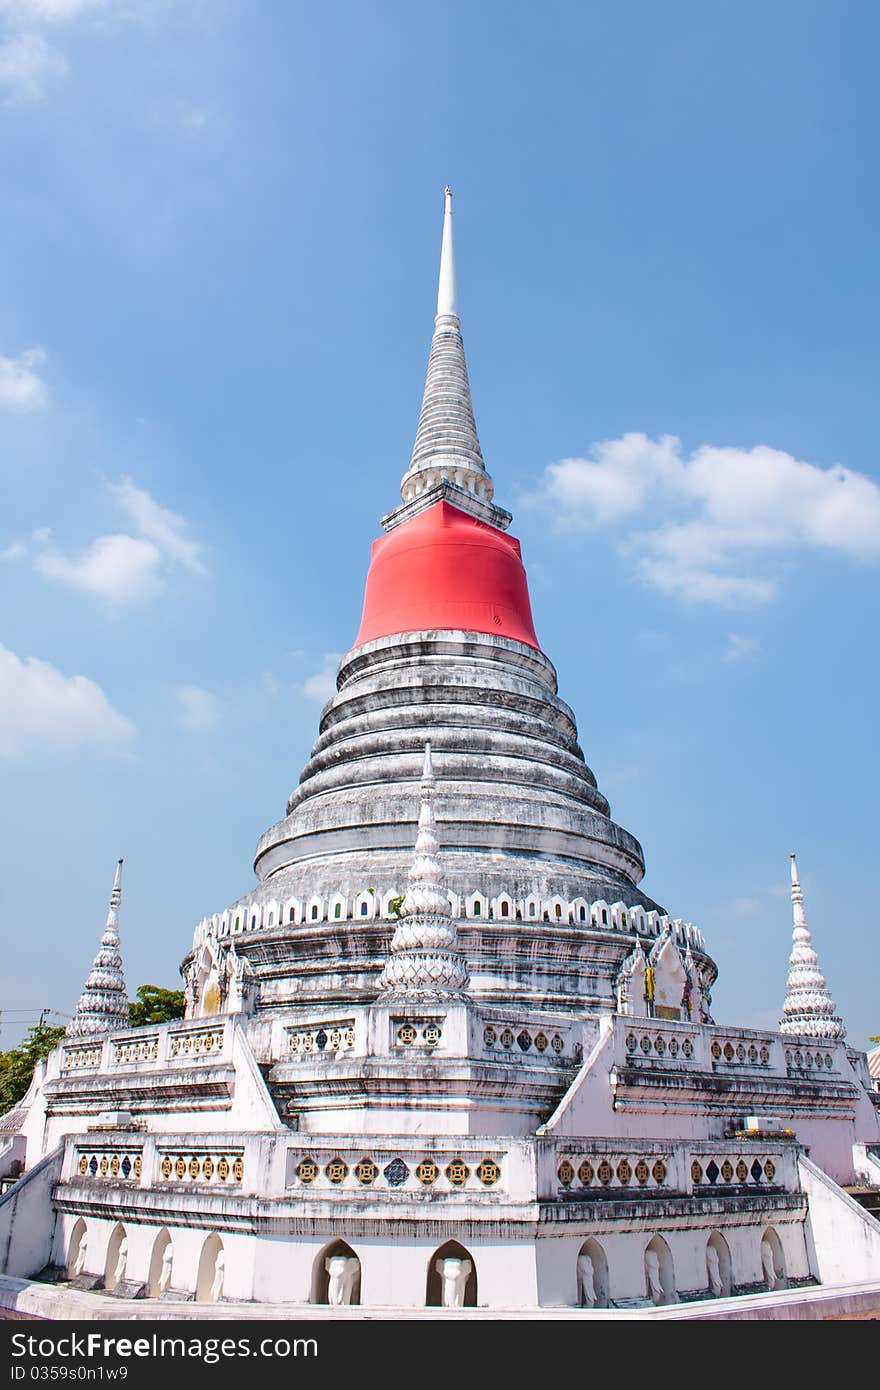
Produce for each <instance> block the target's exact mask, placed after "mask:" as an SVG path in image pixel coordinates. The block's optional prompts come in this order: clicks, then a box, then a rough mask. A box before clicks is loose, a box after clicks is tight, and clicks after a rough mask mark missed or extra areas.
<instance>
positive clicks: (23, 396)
mask: <svg viewBox="0 0 880 1390" xmlns="http://www.w3.org/2000/svg"><path fill="white" fill-rule="evenodd" d="M2 55H3V49H2V46H0V84H2V82H3V56H2ZM45 361H46V354H45V352H44V350H43V348H39V347H35V348H28V350H27V352H21V353H19V355H18V357H2V356H0V406H3V407H5V408H6V409H7V410H40V409H41V408H42V407H43V406H44V405H45V404H46V402H47V401H48V399H49V393H48V392H47V390H46V384H45V382H44V381H42V380H41V378H40V376H39V375H38V369H39V368H40V367H42V366H43V364H44V363H45Z"/></svg>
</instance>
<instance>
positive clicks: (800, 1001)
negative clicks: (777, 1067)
mask: <svg viewBox="0 0 880 1390" xmlns="http://www.w3.org/2000/svg"><path fill="white" fill-rule="evenodd" d="M789 858H790V861H791V904H792V917H793V925H792V949H791V955H790V957H789V962H788V963H789V970H788V980H787V982H786V986H785V1002H784V1004H783V1006H782V1021H781V1022H780V1024H779V1031H780V1033H793V1034H797V1035H798V1036H800V1037H809V1038H822V1039H823V1040H825V1041H828V1042H836V1041H838V1040H840V1041H842V1040H843V1039H844V1038H845V1037H846V1028H845V1026H844V1023H843V1020H842V1019H841V1018H839V1017H838V1016H837V1014H836V1013H835V1012H834V1000H833V999H832V998H831V995H830V994H829V992H828V989H827V988H826V985H825V976H824V975H823V974H822V971H821V970H820V968H819V957H818V956H817V954H816V952H815V950H814V949H813V943H812V937H811V935H810V929H809V927H808V926H807V917H806V913H805V911H804V895H803V891H802V889H801V882H800V878H799V876H798V867H797V859H796V857H795V855H793V854H792V855H790V856H789Z"/></svg>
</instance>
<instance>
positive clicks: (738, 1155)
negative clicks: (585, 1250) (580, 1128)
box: [550, 1139, 799, 1200]
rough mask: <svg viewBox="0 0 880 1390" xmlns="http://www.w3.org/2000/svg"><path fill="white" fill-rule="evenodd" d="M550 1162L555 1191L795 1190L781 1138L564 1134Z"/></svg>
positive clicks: (788, 1147) (791, 1152)
mask: <svg viewBox="0 0 880 1390" xmlns="http://www.w3.org/2000/svg"><path fill="white" fill-rule="evenodd" d="M553 1163H554V1169H553V1174H552V1177H551V1178H550V1187H551V1191H555V1193H556V1195H557V1196H561V1197H581V1198H584V1199H594V1198H616V1199H619V1200H623V1199H625V1198H638V1197H639V1196H640V1195H641V1196H648V1197H650V1196H652V1195H655V1196H656V1195H664V1194H665V1195H668V1196H673V1195H696V1196H710V1195H711V1194H712V1193H715V1192H717V1193H719V1194H723V1193H726V1194H727V1195H731V1196H747V1195H750V1194H755V1193H769V1192H771V1191H772V1192H779V1191H786V1192H795V1191H798V1190H799V1183H798V1177H797V1163H796V1146H795V1145H793V1144H787V1143H786V1142H785V1141H784V1140H782V1139H780V1140H778V1141H768V1140H745V1141H744V1140H742V1139H732V1140H729V1141H727V1143H726V1145H725V1144H724V1143H723V1142H722V1143H718V1144H711V1143H707V1142H703V1141H700V1142H694V1143H690V1144H669V1145H665V1146H664V1145H662V1144H660V1143H656V1142H655V1143H643V1144H642V1145H639V1144H638V1143H637V1142H634V1143H630V1144H628V1145H624V1144H621V1143H613V1142H612V1141H602V1140H581V1141H575V1140H565V1141H562V1142H560V1143H559V1144H558V1145H557V1146H555V1150H554V1154H553Z"/></svg>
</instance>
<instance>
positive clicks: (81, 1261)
mask: <svg viewBox="0 0 880 1390" xmlns="http://www.w3.org/2000/svg"><path fill="white" fill-rule="evenodd" d="M88 1253H89V1238H88V1235H87V1234H86V1232H85V1231H83V1234H82V1240H81V1241H80V1243H79V1249H78V1250H77V1252H76V1259H75V1260H74V1262H73V1269H72V1270H71V1271H70V1273H71V1277H72V1278H73V1279H77V1278H79V1276H80V1275H81V1274H82V1272H83V1270H84V1269H85V1267H86V1255H87V1254H88Z"/></svg>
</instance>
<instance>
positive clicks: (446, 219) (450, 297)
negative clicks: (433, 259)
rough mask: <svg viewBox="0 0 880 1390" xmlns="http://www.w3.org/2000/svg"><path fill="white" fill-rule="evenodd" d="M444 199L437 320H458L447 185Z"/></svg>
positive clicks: (450, 214)
mask: <svg viewBox="0 0 880 1390" xmlns="http://www.w3.org/2000/svg"><path fill="white" fill-rule="evenodd" d="M445 197H446V204H445V207H444V211H443V241H442V243H441V246H440V282H439V284H438V286H437V318H438V319H440V318H446V317H447V316H450V315H451V316H452V317H453V318H458V300H457V298H456V294H455V242H454V240H453V236H452V189H451V188H450V187H449V184H447V185H446V190H445Z"/></svg>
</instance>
